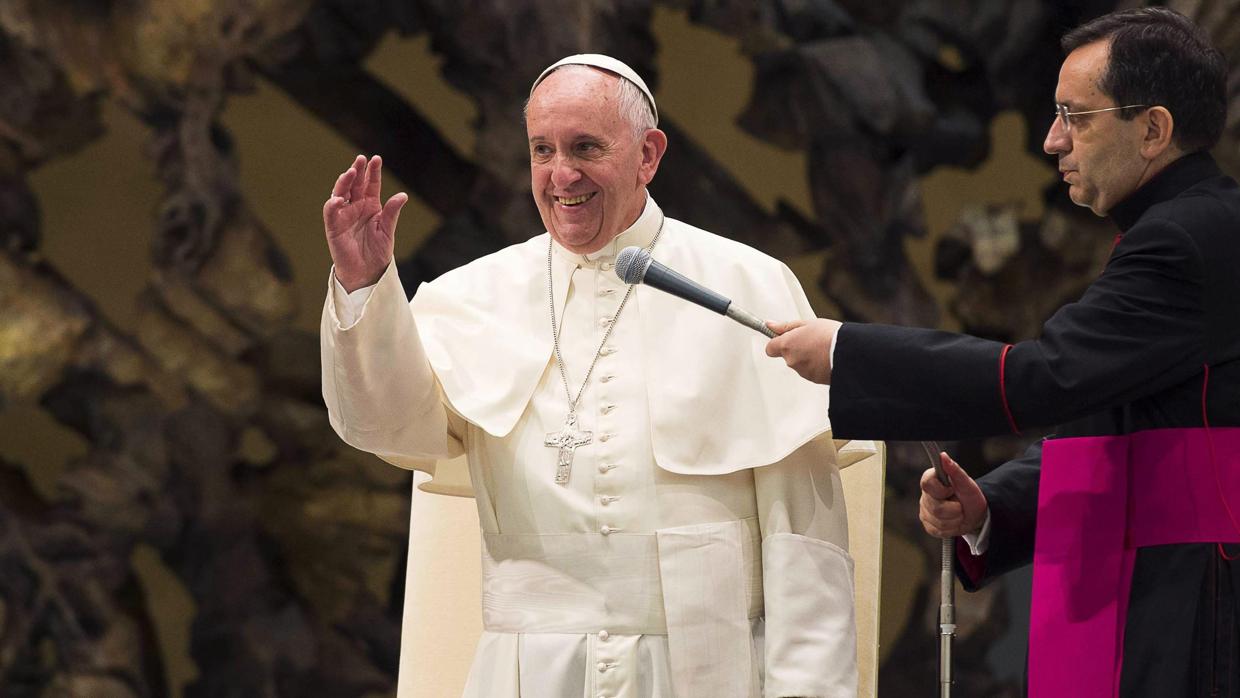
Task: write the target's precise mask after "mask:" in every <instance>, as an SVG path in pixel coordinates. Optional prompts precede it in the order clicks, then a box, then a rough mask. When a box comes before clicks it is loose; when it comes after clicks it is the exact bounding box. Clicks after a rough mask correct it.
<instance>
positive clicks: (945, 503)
mask: <svg viewBox="0 0 1240 698" xmlns="http://www.w3.org/2000/svg"><path fill="white" fill-rule="evenodd" d="M931 472H933V471H931ZM931 476H932V477H933V475H931ZM918 518H919V519H921V527H922V528H923V529H925V531H926V533H929V534H930V535H932V536H935V537H937V538H952V537H954V536H958V535H961V534H962V533H963V532H964V509H963V508H962V507H961V506H960V502H957V501H955V500H941V499H935V498H933V497H931V496H930V495H928V494H926V493H924V492H923V493H922V495H921V501H920V502H919V506H918Z"/></svg>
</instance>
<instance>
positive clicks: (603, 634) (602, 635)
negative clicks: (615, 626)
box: [598, 630, 611, 641]
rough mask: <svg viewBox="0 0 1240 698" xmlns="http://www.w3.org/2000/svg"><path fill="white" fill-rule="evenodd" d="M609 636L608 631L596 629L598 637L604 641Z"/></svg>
mask: <svg viewBox="0 0 1240 698" xmlns="http://www.w3.org/2000/svg"><path fill="white" fill-rule="evenodd" d="M609 637H611V634H610V633H608V632H607V631H606V630H600V631H598V639H600V640H603V641H606V640H607V638H609Z"/></svg>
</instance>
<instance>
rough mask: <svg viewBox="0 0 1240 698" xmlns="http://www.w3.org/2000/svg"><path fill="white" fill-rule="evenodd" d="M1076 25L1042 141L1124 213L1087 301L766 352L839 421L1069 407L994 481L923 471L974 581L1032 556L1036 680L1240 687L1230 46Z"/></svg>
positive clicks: (914, 433) (1095, 200)
mask: <svg viewBox="0 0 1240 698" xmlns="http://www.w3.org/2000/svg"><path fill="white" fill-rule="evenodd" d="M1062 43H1063V47H1064V49H1065V52H1066V54H1067V57H1066V59H1065V60H1064V63H1063V66H1062V69H1061V70H1060V74H1059V84H1058V87H1057V89H1056V92H1055V101H1056V103H1057V104H1056V116H1055V117H1054V120H1053V121H1052V122H1051V125H1050V129H1049V131H1048V133H1047V135H1046V141H1045V144H1044V148H1045V150H1046V152H1047V153H1048V154H1051V155H1055V156H1056V157H1057V158H1058V163H1059V170H1060V171H1061V172H1062V173H1063V178H1064V181H1065V182H1067V184H1068V187H1069V189H1068V192H1069V195H1070V197H1071V198H1072V201H1073V202H1075V203H1076V204H1078V205H1081V206H1086V207H1088V208H1090V209H1091V210H1092V211H1093V212H1094V213H1096V214H1098V215H1099V216H1110V218H1111V219H1112V220H1113V221H1114V222H1115V223H1116V225H1117V226H1118V227H1119V229H1120V231H1121V232H1122V234H1123V235H1122V238H1120V239H1119V240H1118V241H1117V243H1116V245H1115V248H1114V250H1113V252H1112V254H1111V257H1110V259H1109V260H1108V262H1107V265H1106V268H1105V269H1104V271H1103V272H1102V274H1101V275H1100V276H1099V277H1098V279H1097V280H1096V281H1094V283H1093V284H1091V285H1090V287H1089V288H1088V289H1087V290H1086V292H1085V294H1084V295H1083V296H1082V297H1081V298H1080V300H1078V301H1077V302H1075V303H1071V304H1068V305H1066V306H1064V307H1063V308H1061V309H1060V310H1059V311H1058V312H1057V313H1056V314H1055V315H1054V316H1053V317H1051V318H1050V319H1049V320H1048V321H1047V322H1046V323H1045V325H1044V326H1043V328H1042V332H1041V335H1040V336H1039V337H1038V338H1036V339H1033V340H1030V341H1025V342H1020V343H1017V344H1015V345H1004V344H1002V343H997V342H991V341H987V340H982V339H978V338H975V337H969V336H965V335H960V334H952V333H947V332H938V331H932V330H924V329H914V328H903V327H889V326H880V325H865V324H859V323H848V324H844V325H841V324H840V323H838V322H835V321H832V320H825V319H818V320H812V321H810V322H807V323H801V322H795V323H788V324H786V325H782V326H779V325H776V326H774V329H775V330H776V331H777V332H780V333H781V334H780V336H779V337H777V338H776V339H774V340H772V341H771V342H770V344H769V345H768V347H767V353H768V354H770V355H772V356H782V357H783V358H784V359H785V360H786V361H787V362H788V365H789V366H791V367H792V368H794V369H796V370H797V372H799V373H800V374H801V375H803V376H805V377H806V378H808V379H810V380H813V381H816V382H820V383H829V384H831V386H832V395H831V397H832V400H831V407H830V418H831V422H832V427H833V428H834V430H835V434H836V435H837V436H840V437H857V436H865V437H866V438H881V439H930V438H937V439H961V438H971V437H980V436H988V435H993V434H1000V433H1004V432H1016V433H1019V432H1020V431H1021V430H1022V429H1026V428H1033V427H1044V426H1050V425H1056V424H1058V425H1059V426H1058V427H1056V428H1055V431H1054V434H1053V435H1052V436H1051V437H1048V438H1047V439H1045V440H1043V441H1042V442H1040V443H1038V444H1035V445H1034V446H1033V447H1032V448H1031V449H1030V450H1029V451H1028V452H1027V453H1026V454H1025V456H1024V457H1023V458H1020V459H1018V460H1015V461H1012V462H1009V463H1006V464H1004V465H1002V466H1000V467H999V468H997V469H996V470H994V471H993V472H991V473H989V474H987V475H986V476H984V477H982V478H980V479H978V480H977V481H976V482H975V481H974V480H972V479H971V478H970V477H969V476H968V475H967V474H966V473H965V472H964V471H963V470H962V469H961V468H960V466H959V465H957V464H956V463H955V462H954V461H952V460H951V459H950V458H948V457H947V455H946V454H942V455H941V460H942V464H943V466H944V468H945V470H946V472H947V473H948V474H949V475H950V479H951V482H952V486H950V487H949V486H943V485H940V484H939V483H938V481H937V479H936V478H935V477H934V474H933V472H932V471H927V472H926V473H925V474H924V475H923V477H922V483H921V486H922V491H923V495H922V499H921V519H922V522H923V524H924V526H925V528H926V530H927V531H928V532H930V533H931V534H933V535H937V536H941V537H949V536H963V539H962V542H960V543H958V545H957V573H958V574H959V576H960V578H961V580H962V581H963V583H964V585H965V586H966V588H969V589H974V588H976V587H979V586H981V585H983V584H985V583H987V582H988V581H989V580H991V579H993V578H994V577H996V576H998V575H1000V574H1003V573H1005V572H1007V571H1009V570H1012V569H1014V568H1017V567H1020V566H1023V565H1026V564H1029V563H1030V562H1031V561H1032V562H1033V565H1034V571H1033V576H1034V581H1033V583H1034V591H1033V602H1032V607H1031V611H1030V627H1031V630H1030V648H1029V694H1030V695H1031V696H1035V697H1044V696H1112V695H1122V696H1125V697H1135V696H1142V697H1144V696H1150V697H1154V696H1159V697H1162V696H1240V621H1238V614H1237V605H1238V603H1237V600H1238V599H1240V561H1237V559H1238V558H1240V545H1236V543H1237V542H1240V429H1237V428H1236V427H1237V426H1240V308H1237V306H1236V303H1237V301H1240V187H1238V186H1237V184H1236V182H1235V181H1234V180H1233V179H1232V178H1230V177H1227V176H1225V175H1223V174H1222V173H1221V172H1220V170H1219V168H1218V166H1217V165H1216V164H1215V162H1214V160H1213V159H1212V158H1211V157H1210V155H1209V153H1208V150H1209V149H1210V148H1211V147H1212V146H1213V145H1214V144H1215V143H1216V142H1217V140H1218V138H1219V135H1220V133H1221V132H1222V129H1223V125H1224V122H1225V119H1226V104H1227V102H1226V78H1227V74H1226V64H1225V61H1224V59H1223V56H1222V55H1221V54H1220V53H1219V52H1218V50H1217V49H1215V48H1214V47H1213V46H1211V45H1210V43H1209V40H1208V39H1207V38H1206V37H1205V35H1204V33H1203V32H1202V31H1201V30H1200V29H1199V28H1198V27H1196V26H1195V25H1194V24H1193V23H1192V22H1191V21H1189V20H1188V19H1186V18H1185V17H1184V16H1182V15H1180V14H1178V13H1176V12H1173V11H1171V10H1167V9H1163V8H1144V9H1136V10H1128V11H1122V12H1117V13H1113V14H1110V15H1106V16H1103V17H1100V18H1098V19H1095V20H1093V21H1091V22H1089V23H1087V24H1085V25H1083V26H1081V27H1079V28H1078V29H1076V30H1074V31H1072V32H1070V33H1069V34H1068V35H1067V36H1065V37H1064V39H1063V42H1062Z"/></svg>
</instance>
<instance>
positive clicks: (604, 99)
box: [525, 66, 667, 254]
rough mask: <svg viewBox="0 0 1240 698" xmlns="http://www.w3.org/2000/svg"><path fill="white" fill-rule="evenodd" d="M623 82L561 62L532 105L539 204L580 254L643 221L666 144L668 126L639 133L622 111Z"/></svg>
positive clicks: (553, 229) (529, 128) (529, 115)
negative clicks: (649, 186)
mask: <svg viewBox="0 0 1240 698" xmlns="http://www.w3.org/2000/svg"><path fill="white" fill-rule="evenodd" d="M620 80H622V78H620V77H618V76H616V75H613V74H611V73H607V72H604V71H601V70H595V69H593V68H587V67H582V66H569V67H566V68H562V69H560V70H557V71H555V72H554V73H552V74H551V75H549V76H547V78H546V79H544V80H543V81H542V82H541V83H540V84H539V85H538V87H537V88H536V89H535V90H534V94H533V95H531V96H530V101H529V106H528V109H527V111H526V118H525V128H526V133H527V135H528V136H529V147H530V188H531V190H532V191H533V194H534V202H535V203H536V204H537V205H538V213H539V215H540V216H542V221H543V225H545V226H546V227H547V232H549V233H550V234H551V237H552V238H554V239H555V240H556V242H558V243H560V244H561V245H562V246H564V247H565V248H566V249H568V250H570V251H572V252H576V253H578V254H589V253H592V252H596V251H598V250H600V249H602V248H603V247H604V246H605V245H607V243H609V242H611V241H612V239H613V238H615V237H616V236H617V235H619V234H620V233H621V232H623V231H624V230H625V229H626V228H628V227H629V226H630V225H632V224H633V222H634V221H636V220H637V217H638V216H639V215H641V212H642V209H643V207H644V206H645V203H646V185H647V184H649V183H650V180H651V179H653V178H654V174H655V171H656V170H657V169H658V166H659V160H660V158H662V156H663V152H664V150H665V149H666V147H667V137H666V136H664V135H663V132H662V131H659V130H658V129H648V130H646V131H645V132H644V133H642V134H640V135H638V134H636V133H635V132H634V131H635V129H634V126H633V125H632V124H631V123H629V121H628V120H627V119H626V118H625V117H624V116H622V115H621V111H620V109H619V104H618V102H619V95H618V91H617V84H618V82H619V81H620Z"/></svg>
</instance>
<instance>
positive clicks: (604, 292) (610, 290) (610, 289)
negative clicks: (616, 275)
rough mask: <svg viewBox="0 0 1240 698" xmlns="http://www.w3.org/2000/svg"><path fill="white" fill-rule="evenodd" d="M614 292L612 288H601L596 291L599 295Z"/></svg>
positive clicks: (608, 294) (607, 294)
mask: <svg viewBox="0 0 1240 698" xmlns="http://www.w3.org/2000/svg"><path fill="white" fill-rule="evenodd" d="M615 292H616V289H614V288H605V289H603V290H602V291H599V292H598V294H599V295H600V296H610V295H611V294H613V293H615Z"/></svg>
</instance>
